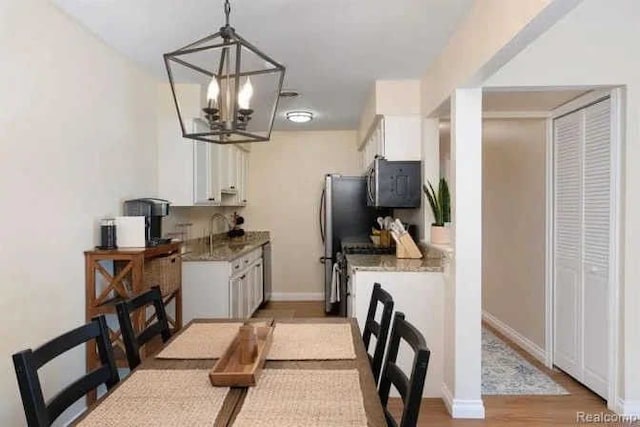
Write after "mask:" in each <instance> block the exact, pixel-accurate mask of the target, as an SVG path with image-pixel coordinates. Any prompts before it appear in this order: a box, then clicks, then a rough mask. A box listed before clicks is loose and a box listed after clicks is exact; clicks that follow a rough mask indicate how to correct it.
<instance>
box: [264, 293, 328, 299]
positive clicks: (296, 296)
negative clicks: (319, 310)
mask: <svg viewBox="0 0 640 427" xmlns="http://www.w3.org/2000/svg"><path fill="white" fill-rule="evenodd" d="M271 301H324V294H323V293H322V292H273V293H272V294H271Z"/></svg>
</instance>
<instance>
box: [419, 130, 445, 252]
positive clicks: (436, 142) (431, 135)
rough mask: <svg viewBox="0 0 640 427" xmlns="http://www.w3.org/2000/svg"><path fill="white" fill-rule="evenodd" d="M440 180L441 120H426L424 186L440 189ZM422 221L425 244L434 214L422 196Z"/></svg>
mask: <svg viewBox="0 0 640 427" xmlns="http://www.w3.org/2000/svg"><path fill="white" fill-rule="evenodd" d="M439 180H440V119H437V118H435V119H424V120H423V121H422V181H423V183H424V184H426V183H427V182H431V183H432V184H433V186H434V188H437V187H438V181H439ZM421 206H422V221H423V224H424V234H423V235H422V236H420V239H421V240H422V241H424V242H430V241H431V223H433V212H431V208H430V207H429V204H428V203H427V200H426V198H425V196H424V194H423V195H422V205H421Z"/></svg>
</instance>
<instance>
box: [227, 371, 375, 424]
mask: <svg viewBox="0 0 640 427" xmlns="http://www.w3.org/2000/svg"><path fill="white" fill-rule="evenodd" d="M366 425H367V417H366V414H365V411H364V403H363V400H362V391H361V390H360V379H359V377H358V371H357V370H355V369H349V370H303V369H295V370H294V369H265V370H264V371H263V372H262V375H261V376H260V381H258V385H257V386H255V387H250V388H249V391H248V392H247V396H246V398H245V400H244V402H243V404H242V408H241V409H240V413H239V414H238V416H237V418H236V420H235V422H234V423H233V426H234V427H271V426H273V427H276V426H277V427H294V426H295V427H300V426H305V427H360V426H363V427H364V426H366Z"/></svg>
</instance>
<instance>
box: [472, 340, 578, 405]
mask: <svg viewBox="0 0 640 427" xmlns="http://www.w3.org/2000/svg"><path fill="white" fill-rule="evenodd" d="M482 394H516V395H518V394H569V392H567V390H565V389H564V388H563V387H561V386H560V385H558V384H556V383H555V382H554V381H553V380H552V379H551V378H549V376H548V375H547V374H545V373H544V372H542V371H541V370H540V369H538V368H536V367H535V366H533V365H532V364H531V363H529V362H528V361H527V360H525V359H524V358H523V357H522V356H520V354H518V352H516V351H515V350H513V349H512V348H511V347H509V346H508V345H507V344H506V343H505V342H504V341H502V340H501V339H499V338H498V337H496V336H495V335H494V334H492V333H491V332H489V331H488V330H487V329H485V328H482Z"/></svg>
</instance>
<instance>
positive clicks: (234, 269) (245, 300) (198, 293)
mask: <svg viewBox="0 0 640 427" xmlns="http://www.w3.org/2000/svg"><path fill="white" fill-rule="evenodd" d="M263 269H264V267H263V261H262V248H258V249H255V250H253V251H252V252H249V253H248V254H246V255H244V256H242V257H239V258H237V259H235V260H231V261H185V262H183V264H182V283H183V287H182V311H183V321H184V323H187V322H189V321H190V320H192V319H195V318H202V317H209V318H240V319H245V318H249V317H251V316H252V315H253V313H254V312H255V311H256V310H257V309H258V307H260V304H262V299H263V296H264V292H263V271H264V270H263Z"/></svg>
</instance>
